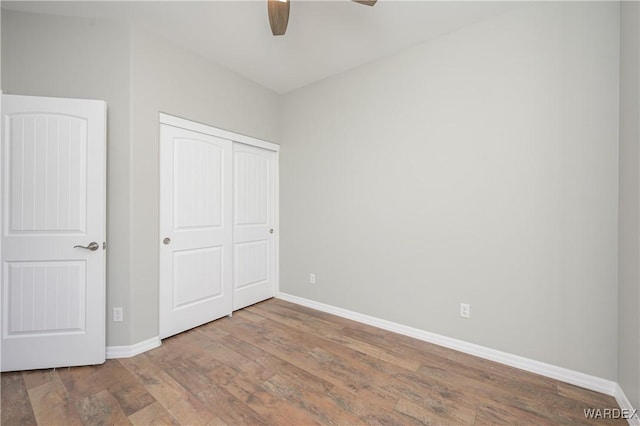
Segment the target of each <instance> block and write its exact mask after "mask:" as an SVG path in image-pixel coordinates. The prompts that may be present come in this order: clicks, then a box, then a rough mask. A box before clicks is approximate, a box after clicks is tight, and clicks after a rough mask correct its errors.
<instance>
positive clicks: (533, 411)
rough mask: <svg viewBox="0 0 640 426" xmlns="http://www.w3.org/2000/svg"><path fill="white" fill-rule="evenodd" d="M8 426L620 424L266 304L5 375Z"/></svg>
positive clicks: (442, 357) (471, 369)
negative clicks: (123, 352)
mask: <svg viewBox="0 0 640 426" xmlns="http://www.w3.org/2000/svg"><path fill="white" fill-rule="evenodd" d="M1 398H2V425H30V424H40V425H65V426H66V425H75V424H78V425H81V424H84V425H89V424H91V425H94V424H95V425H108V424H109V425H110V424H117V425H120V424H123V425H124V424H134V425H136V424H140V425H151V424H169V425H173V424H183V425H201V424H202V425H229V426H231V425H262V424H274V425H315V424H322V425H325V424H327V425H356V424H370V425H414V424H452V425H458V424H462V425H472V424H477V425H485V424H531V425H544V424H603V423H608V422H609V423H619V424H626V421H624V420H618V421H611V420H610V421H606V420H588V419H586V418H585V414H584V410H585V409H587V408H600V409H604V408H618V406H617V404H616V402H615V400H614V399H613V398H612V397H609V396H606V395H601V394H598V393H595V392H592V391H588V390H585V389H581V388H578V387H575V386H571V385H568V384H565V383H562V382H558V381H556V380H552V379H548V378H545V377H541V376H537V375H534V374H531V373H527V372H524V371H521V370H517V369H514V368H511V367H506V366H504V365H501V364H496V363H493V362H490V361H486V360H482V359H479V358H476V357H473V356H470V355H466V354H463V353H460V352H456V351H452V350H449V349H445V348H442V347H439V346H436V345H432V344H429V343H426V342H422V341H419V340H415V339H411V338H409V337H405V336H401V335H397V334H394V333H390V332H387V331H384V330H380V329H376V328H373V327H370V326H366V325H363V324H359V323H356V322H353V321H349V320H346V319H343V318H339V317H335V316H332V315H329V314H325V313H322V312H318V311H315V310H312V309H308V308H305V307H302V306H298V305H294V304H291V303H288V302H284V301H281V300H277V299H271V300H268V301H265V302H262V303H259V304H257V305H254V306H250V307H248V308H245V309H244V310H242V311H238V312H235V313H234V315H233V317H232V318H222V319H220V320H217V321H214V322H212V323H209V324H206V325H204V326H201V327H198V328H196V329H193V330H190V331H188V332H185V333H182V334H180V335H177V336H174V337H172V338H169V339H166V340H164V341H163V344H162V346H161V347H159V348H157V349H153V350H151V351H148V352H146V353H144V354H141V355H138V356H136V357H133V358H128V359H120V360H108V361H107V362H106V363H105V364H103V365H100V366H91V367H75V368H62V369H57V370H46V371H45V370H39V371H30V372H16V373H3V374H2V396H1Z"/></svg>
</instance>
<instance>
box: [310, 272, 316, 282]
mask: <svg viewBox="0 0 640 426" xmlns="http://www.w3.org/2000/svg"><path fill="white" fill-rule="evenodd" d="M315 283H316V274H309V284H315Z"/></svg>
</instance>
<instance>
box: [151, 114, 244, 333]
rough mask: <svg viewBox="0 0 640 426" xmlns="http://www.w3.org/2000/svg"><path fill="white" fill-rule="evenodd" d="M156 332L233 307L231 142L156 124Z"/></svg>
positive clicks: (191, 323)
mask: <svg viewBox="0 0 640 426" xmlns="http://www.w3.org/2000/svg"><path fill="white" fill-rule="evenodd" d="M160 144H161V146H160V239H161V242H160V337H161V338H165V337H168V336H171V335H174V334H176V333H180V332H182V331H184V330H188V329H190V328H193V327H196V326H198V325H201V324H204V323H206V322H209V321H212V320H215V319H217V318H220V317H222V316H225V315H228V314H230V313H231V308H232V304H231V300H232V287H231V273H232V270H231V268H232V247H231V242H232V234H231V233H232V226H231V224H232V218H231V212H232V170H231V164H232V158H233V157H232V149H233V148H232V142H231V141H229V140H226V139H221V138H218V137H215V136H210V135H206V134H203V133H199V132H195V131H190V130H186V129H182V128H178V127H173V126H169V125H166V124H162V125H161V126H160Z"/></svg>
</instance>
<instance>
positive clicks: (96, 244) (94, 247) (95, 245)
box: [73, 241, 100, 251]
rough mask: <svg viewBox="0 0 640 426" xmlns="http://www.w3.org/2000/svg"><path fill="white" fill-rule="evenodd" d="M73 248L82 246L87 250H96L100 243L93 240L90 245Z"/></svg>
mask: <svg viewBox="0 0 640 426" xmlns="http://www.w3.org/2000/svg"><path fill="white" fill-rule="evenodd" d="M73 248H81V249H85V250H91V251H96V250H98V249H99V248H100V244H98V243H96V242H95V241H92V242H90V243H89V245H88V246H73Z"/></svg>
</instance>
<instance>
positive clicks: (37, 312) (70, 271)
mask: <svg viewBox="0 0 640 426" xmlns="http://www.w3.org/2000/svg"><path fill="white" fill-rule="evenodd" d="M5 270H6V271H7V277H6V282H7V284H8V285H7V294H6V295H5V297H6V298H7V301H8V309H9V311H8V312H7V317H8V318H9V321H8V323H7V324H6V326H7V330H6V331H5V335H6V336H7V338H12V337H16V336H25V335H35V334H38V335H52V334H56V333H82V332H84V331H85V330H86V320H85V314H86V312H87V306H86V284H87V283H86V265H85V262H84V261H66V262H65V261H62V262H7V264H6V269H5Z"/></svg>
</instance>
